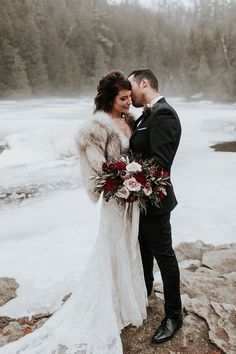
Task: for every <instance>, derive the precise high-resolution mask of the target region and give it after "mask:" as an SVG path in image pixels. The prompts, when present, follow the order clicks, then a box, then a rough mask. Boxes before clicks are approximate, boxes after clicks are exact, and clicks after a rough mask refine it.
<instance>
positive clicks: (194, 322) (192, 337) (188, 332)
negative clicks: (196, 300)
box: [182, 314, 204, 347]
mask: <svg viewBox="0 0 236 354" xmlns="http://www.w3.org/2000/svg"><path fill="white" fill-rule="evenodd" d="M203 326H204V321H203V320H199V318H198V317H197V316H195V315H193V314H190V315H187V316H186V317H185V318H184V326H183V334H182V338H183V346H184V347H187V346H188V343H194V342H195V343H196V342H199V341H200V339H202V327H203Z"/></svg>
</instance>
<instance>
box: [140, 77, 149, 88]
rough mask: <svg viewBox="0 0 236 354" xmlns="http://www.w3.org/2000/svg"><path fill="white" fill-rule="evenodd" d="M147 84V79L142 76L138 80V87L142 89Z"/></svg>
mask: <svg viewBox="0 0 236 354" xmlns="http://www.w3.org/2000/svg"><path fill="white" fill-rule="evenodd" d="M147 86H148V80H147V79H145V78H143V79H142V80H141V82H140V87H141V88H142V89H143V88H146V87H147Z"/></svg>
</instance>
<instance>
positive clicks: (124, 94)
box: [112, 89, 132, 113]
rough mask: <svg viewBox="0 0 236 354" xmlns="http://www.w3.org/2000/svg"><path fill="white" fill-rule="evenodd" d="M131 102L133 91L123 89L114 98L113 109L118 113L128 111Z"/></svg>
mask: <svg viewBox="0 0 236 354" xmlns="http://www.w3.org/2000/svg"><path fill="white" fill-rule="evenodd" d="M131 104H132V100H131V91H130V90H125V89H122V90H120V91H119V93H118V95H117V96H116V97H115V99H114V102H113V106H112V111H113V112H116V113H122V112H125V113H127V112H128V111H129V107H130V105H131Z"/></svg>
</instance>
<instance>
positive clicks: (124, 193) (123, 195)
mask: <svg viewBox="0 0 236 354" xmlns="http://www.w3.org/2000/svg"><path fill="white" fill-rule="evenodd" d="M129 193H130V192H129V190H128V188H126V187H125V186H123V187H121V188H119V189H118V191H117V192H116V196H117V197H119V198H124V199H127V198H128V196H129Z"/></svg>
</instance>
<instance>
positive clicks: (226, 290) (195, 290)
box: [180, 270, 236, 305]
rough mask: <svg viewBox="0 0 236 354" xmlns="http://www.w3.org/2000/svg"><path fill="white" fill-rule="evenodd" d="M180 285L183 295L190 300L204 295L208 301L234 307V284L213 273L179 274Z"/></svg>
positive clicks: (235, 300)
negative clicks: (187, 296) (185, 294)
mask: <svg viewBox="0 0 236 354" xmlns="http://www.w3.org/2000/svg"><path fill="white" fill-rule="evenodd" d="M181 274H182V275H181V278H180V280H181V284H182V290H183V292H184V293H187V294H188V295H189V296H190V297H191V298H193V297H198V298H199V297H201V296H202V294H204V295H205V296H206V297H207V298H208V299H211V300H212V301H216V302H224V303H229V304H234V305H236V296H235V294H236V283H234V282H232V281H231V280H229V279H226V278H225V277H223V276H221V275H220V276H216V275H215V274H214V273H200V272H198V271H196V272H194V273H193V272H189V271H186V270H185V271H184V272H181Z"/></svg>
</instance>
